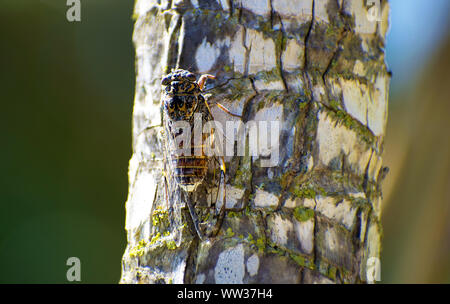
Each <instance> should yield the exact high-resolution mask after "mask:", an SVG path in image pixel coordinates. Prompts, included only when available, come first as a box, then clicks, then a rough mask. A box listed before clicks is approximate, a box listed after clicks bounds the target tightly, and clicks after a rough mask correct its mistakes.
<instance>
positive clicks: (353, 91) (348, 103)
mask: <svg viewBox="0 0 450 304" xmlns="http://www.w3.org/2000/svg"><path fill="white" fill-rule="evenodd" d="M340 84H341V88H342V95H343V99H344V105H345V108H346V109H347V113H348V114H350V115H351V116H353V117H355V118H356V119H357V120H359V121H360V122H361V123H362V124H363V125H367V106H368V105H369V104H370V103H371V98H370V95H369V90H368V88H367V86H366V85H364V84H362V83H359V81H357V80H345V79H340Z"/></svg>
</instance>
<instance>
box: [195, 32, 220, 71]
mask: <svg viewBox="0 0 450 304" xmlns="http://www.w3.org/2000/svg"><path fill="white" fill-rule="evenodd" d="M219 55H220V48H218V47H217V46H215V45H212V44H211V43H209V42H208V41H206V37H205V39H203V41H202V43H201V44H200V45H199V47H198V48H197V51H196V52H195V60H196V63H197V67H198V70H199V72H200V73H206V72H208V71H209V70H210V69H211V68H212V67H213V65H214V63H215V62H216V60H217V57H219Z"/></svg>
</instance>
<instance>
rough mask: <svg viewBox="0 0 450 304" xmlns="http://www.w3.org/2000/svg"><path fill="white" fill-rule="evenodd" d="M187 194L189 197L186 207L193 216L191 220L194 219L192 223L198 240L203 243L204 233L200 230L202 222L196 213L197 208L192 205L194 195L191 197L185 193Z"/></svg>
mask: <svg viewBox="0 0 450 304" xmlns="http://www.w3.org/2000/svg"><path fill="white" fill-rule="evenodd" d="M185 194H186V196H187V199H186V205H187V206H188V209H189V214H190V215H191V219H192V223H193V224H194V229H195V232H197V235H198V238H199V239H200V240H201V241H203V240H204V237H203V233H202V231H201V230H200V225H199V224H200V221H199V219H198V216H197V212H195V208H194V206H193V205H192V203H191V198H192V195H189V193H186V192H185Z"/></svg>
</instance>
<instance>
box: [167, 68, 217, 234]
mask: <svg viewBox="0 0 450 304" xmlns="http://www.w3.org/2000/svg"><path fill="white" fill-rule="evenodd" d="M207 78H213V76H211V75H203V76H202V77H200V79H199V81H198V82H197V81H196V77H195V75H194V74H193V73H191V72H189V71H186V70H181V69H180V70H175V71H173V72H172V73H170V74H169V75H167V76H166V77H164V78H163V80H162V85H163V86H165V87H164V91H163V96H162V101H161V111H162V118H163V127H164V128H163V129H164V139H165V142H164V154H165V157H164V159H165V170H166V171H169V172H167V174H166V176H167V177H168V184H169V186H168V187H167V188H168V192H169V193H168V195H167V196H168V198H169V201H170V202H172V204H174V201H173V195H176V193H179V189H176V188H178V187H179V188H180V189H181V190H182V191H184V192H185V194H187V195H186V196H187V197H192V196H191V195H190V194H191V193H192V192H194V191H195V190H196V189H197V187H198V186H199V185H200V184H201V183H202V182H203V180H204V179H205V177H206V175H207V173H208V167H209V162H210V160H211V159H212V157H211V153H207V149H208V148H209V147H210V146H211V145H212V141H213V136H212V134H204V133H203V132H202V126H203V125H204V124H205V123H206V122H208V121H211V120H213V116H212V114H211V111H210V109H209V107H208V104H207V103H206V100H205V98H204V97H203V95H202V88H203V85H204V82H205V81H206V79H207ZM221 167H222V168H224V165H222V166H221ZM175 186H176V187H175ZM186 203H187V205H188V208H189V212H190V214H191V217H192V220H193V222H194V227H195V229H196V230H197V234H198V235H199V237H200V238H201V237H202V233H201V232H200V228H199V220H198V218H197V214H196V212H195V209H194V207H193V204H192V202H190V201H189V198H187V200H186ZM169 208H171V209H174V210H175V209H177V208H178V207H177V206H169ZM178 209H179V208H178ZM175 216H176V217H177V219H178V220H177V221H179V218H180V217H181V216H180V215H179V214H176V215H175Z"/></svg>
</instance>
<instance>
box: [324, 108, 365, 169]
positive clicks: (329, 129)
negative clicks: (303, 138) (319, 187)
mask: <svg viewBox="0 0 450 304" xmlns="http://www.w3.org/2000/svg"><path fill="white" fill-rule="evenodd" d="M317 141H318V143H319V159H320V161H321V162H322V163H323V164H324V165H329V163H330V162H331V161H332V160H333V159H336V158H337V159H340V158H341V156H342V154H344V155H346V156H347V160H348V162H349V164H350V165H351V167H352V169H353V170H354V171H355V172H356V173H358V174H362V173H364V170H365V168H366V166H367V163H368V162H369V159H370V156H371V154H372V150H371V149H368V148H367V147H366V146H365V145H361V144H359V142H358V138H357V136H356V133H355V132H354V131H352V130H350V129H348V128H347V127H345V126H344V125H341V124H337V125H336V122H335V121H333V120H332V119H331V118H330V117H327V114H326V112H321V113H319V125H318V128H317Z"/></svg>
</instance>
